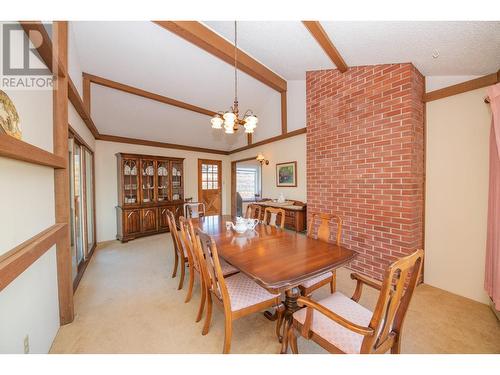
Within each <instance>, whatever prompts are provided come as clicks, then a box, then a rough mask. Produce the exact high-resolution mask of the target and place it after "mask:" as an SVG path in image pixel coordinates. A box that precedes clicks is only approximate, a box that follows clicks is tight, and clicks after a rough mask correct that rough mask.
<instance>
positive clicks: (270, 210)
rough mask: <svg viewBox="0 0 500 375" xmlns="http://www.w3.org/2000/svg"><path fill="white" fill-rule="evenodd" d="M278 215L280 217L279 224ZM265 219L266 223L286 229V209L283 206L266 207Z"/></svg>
mask: <svg viewBox="0 0 500 375" xmlns="http://www.w3.org/2000/svg"><path fill="white" fill-rule="evenodd" d="M278 217H280V219H279V220H280V223H279V224H278ZM263 221H264V224H266V225H274V226H275V227H276V228H280V229H285V210H284V209H282V208H274V207H266V209H265V210H264V220H263Z"/></svg>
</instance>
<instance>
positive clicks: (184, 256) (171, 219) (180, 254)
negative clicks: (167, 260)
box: [167, 210, 189, 290]
mask: <svg viewBox="0 0 500 375" xmlns="http://www.w3.org/2000/svg"><path fill="white" fill-rule="evenodd" d="M167 224H168V229H169V230H170V234H171V235H172V242H173V244H174V256H175V263H174V272H173V273H172V277H175V276H176V275H177V267H178V266H179V264H180V270H181V278H180V280H179V286H178V288H177V290H180V289H182V285H183V283H184V276H185V273H186V265H187V264H189V258H188V253H187V251H186V249H185V248H184V247H183V246H182V244H181V242H180V239H179V232H177V225H176V223H175V216H174V214H173V212H172V211H170V210H167Z"/></svg>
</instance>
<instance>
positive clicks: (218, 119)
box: [210, 21, 259, 134]
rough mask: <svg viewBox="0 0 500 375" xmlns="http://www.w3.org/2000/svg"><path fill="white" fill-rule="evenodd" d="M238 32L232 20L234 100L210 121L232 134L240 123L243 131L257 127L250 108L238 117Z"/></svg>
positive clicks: (251, 130)
mask: <svg viewBox="0 0 500 375" xmlns="http://www.w3.org/2000/svg"><path fill="white" fill-rule="evenodd" d="M237 55H238V34H237V25H236V21H234V102H233V105H232V107H231V108H230V109H229V111H226V112H223V111H220V112H218V113H217V114H216V115H215V116H214V117H212V119H211V120H210V123H211V124H212V128H213V129H222V127H223V126H224V132H225V133H226V134H234V132H235V131H236V130H238V128H239V126H240V125H243V127H244V128H245V133H253V131H254V130H255V128H256V127H257V123H258V122H259V119H258V118H257V116H256V115H254V114H253V111H252V110H247V111H246V112H245V114H244V115H243V118H242V119H240V118H239V110H238V67H237V65H238V58H237V57H238V56H237Z"/></svg>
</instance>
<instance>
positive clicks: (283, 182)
mask: <svg viewBox="0 0 500 375" xmlns="http://www.w3.org/2000/svg"><path fill="white" fill-rule="evenodd" d="M276 186H277V187H296V186H297V162H296V161H289V162H286V163H278V164H276Z"/></svg>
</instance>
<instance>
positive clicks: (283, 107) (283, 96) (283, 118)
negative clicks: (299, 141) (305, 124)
mask: <svg viewBox="0 0 500 375" xmlns="http://www.w3.org/2000/svg"><path fill="white" fill-rule="evenodd" d="M286 93H287V92H286V91H282V92H281V134H286V133H288V129H287V113H286V112H287V109H286Z"/></svg>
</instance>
